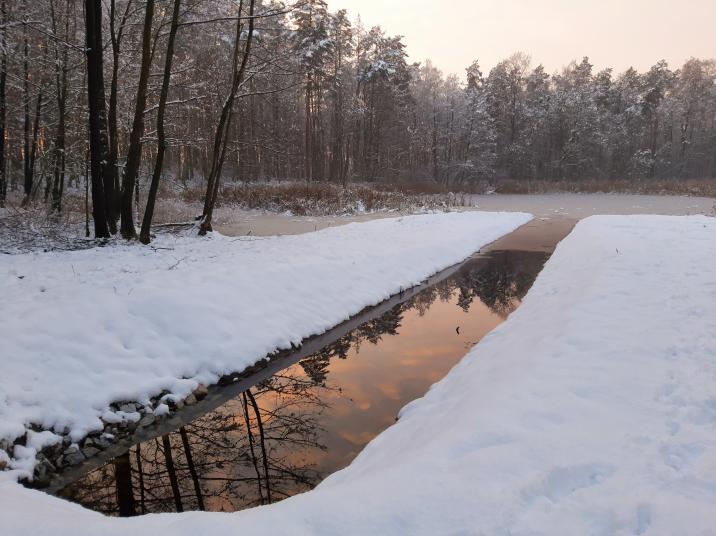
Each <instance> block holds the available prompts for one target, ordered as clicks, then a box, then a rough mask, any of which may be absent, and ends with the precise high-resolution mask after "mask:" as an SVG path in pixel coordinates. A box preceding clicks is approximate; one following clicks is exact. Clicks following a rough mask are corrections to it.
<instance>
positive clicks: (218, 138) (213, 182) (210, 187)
mask: <svg viewBox="0 0 716 536" xmlns="http://www.w3.org/2000/svg"><path fill="white" fill-rule="evenodd" d="M255 4H256V0H250V2H249V31H248V35H247V37H246V45H245V46H244V51H243V54H242V57H241V64H240V65H239V50H240V48H241V45H240V42H241V30H242V28H243V25H242V24H241V16H242V15H241V14H242V10H243V5H244V0H240V2H239V14H238V17H237V22H236V43H235V45H234V62H233V63H234V65H233V80H232V84H231V91H230V93H229V96H228V97H227V98H226V101H225V102H224V106H223V108H222V110H221V118H220V119H219V125H218V126H217V128H216V134H215V135H214V151H213V153H212V161H211V171H210V172H209V179H208V181H207V188H206V197H205V200H204V214H203V216H202V222H201V226H200V228H199V235H200V236H203V235H205V234H206V233H207V232H209V231H211V219H212V216H213V214H214V205H215V204H216V198H217V196H218V193H219V184H220V182H221V171H222V168H223V166H224V159H225V158H226V147H227V144H228V135H229V130H230V128H231V118H232V114H233V108H234V101H235V100H236V94H237V92H238V91H239V87H240V86H241V83H242V82H243V80H244V75H245V73H246V66H247V65H248V61H249V56H250V55H251V42H252V41H253V36H254V6H255Z"/></svg>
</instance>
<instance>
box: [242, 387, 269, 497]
mask: <svg viewBox="0 0 716 536" xmlns="http://www.w3.org/2000/svg"><path fill="white" fill-rule="evenodd" d="M246 395H247V396H248V397H249V400H250V401H251V405H252V406H253V408H254V413H255V414H256V424H257V425H258V427H259V439H260V443H261V458H262V459H263V464H264V477H265V479H266V498H267V499H268V503H269V504H271V479H270V477H269V466H268V456H267V455H266V434H265V433H264V423H263V421H262V420H261V412H260V410H259V405H258V404H257V403H256V398H254V395H253V393H252V392H251V389H249V390H248V391H246Z"/></svg>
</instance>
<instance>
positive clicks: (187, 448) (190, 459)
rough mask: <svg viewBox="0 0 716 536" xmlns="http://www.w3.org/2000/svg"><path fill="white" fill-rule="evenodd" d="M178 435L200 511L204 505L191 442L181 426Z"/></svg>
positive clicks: (203, 508)
mask: <svg viewBox="0 0 716 536" xmlns="http://www.w3.org/2000/svg"><path fill="white" fill-rule="evenodd" d="M179 435H180V436H181V442H182V446H183V447H184V456H185V457H186V464H187V466H188V467H189V474H190V475H191V481H192V483H193V484H194V493H195V494H196V504H197V507H198V508H199V510H200V511H202V512H203V511H204V510H206V508H205V507H204V494H203V492H202V491H201V482H200V481H199V475H198V474H197V472H196V466H195V465H194V456H192V453H191V444H190V443H189V436H188V435H187V433H186V429H185V428H184V427H183V426H182V427H181V428H179Z"/></svg>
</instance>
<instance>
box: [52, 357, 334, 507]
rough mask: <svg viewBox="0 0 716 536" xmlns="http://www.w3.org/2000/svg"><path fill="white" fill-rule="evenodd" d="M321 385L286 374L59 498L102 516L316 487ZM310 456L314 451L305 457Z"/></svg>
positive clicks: (250, 499)
mask: <svg viewBox="0 0 716 536" xmlns="http://www.w3.org/2000/svg"><path fill="white" fill-rule="evenodd" d="M325 389H326V388H323V387H321V388H317V386H316V385H315V384H314V382H313V381H311V380H310V379H307V378H304V377H302V375H298V374H292V373H291V371H290V369H289V370H287V371H283V373H281V374H279V375H276V376H273V377H271V378H270V379H268V380H267V381H265V382H263V383H261V384H259V385H257V386H256V387H254V388H252V389H250V390H249V391H246V392H244V393H243V394H242V395H240V396H239V397H237V398H235V399H234V400H232V401H230V402H228V403H227V404H225V405H224V406H222V407H220V408H219V409H217V410H215V411H213V412H211V413H208V414H206V415H204V416H202V417H200V418H199V419H197V420H195V421H194V422H192V423H191V424H187V425H185V426H183V427H181V428H180V429H179V430H178V431H176V432H173V433H171V434H168V435H165V436H163V437H161V438H156V439H153V440H150V441H146V442H144V443H141V444H139V445H135V446H133V447H132V448H131V449H130V450H129V451H128V452H127V453H125V454H124V455H122V456H119V457H117V458H115V459H114V460H113V462H112V463H111V464H108V465H105V466H104V467H101V468H100V469H98V470H96V471H93V472H92V473H90V474H88V475H86V476H85V477H84V478H82V479H81V480H80V481H78V482H76V483H74V484H72V485H70V486H68V487H67V488H66V489H65V490H63V491H62V492H61V495H62V496H64V497H66V498H68V499H70V500H73V501H75V502H79V503H81V504H83V505H84V506H86V507H89V508H92V509H94V510H98V511H101V512H104V513H107V514H121V515H135V514H144V513H149V512H168V511H180V512H181V511H185V510H205V509H208V510H230V511H234V510H238V509H241V508H248V507H251V506H256V505H260V504H268V503H271V502H275V501H277V500H281V499H283V498H285V497H288V496H290V495H294V494H296V493H297V492H300V491H305V490H308V489H311V488H313V487H315V485H316V484H317V483H318V482H319V481H320V478H321V477H320V474H319V473H318V471H317V470H316V469H315V467H314V463H315V461H314V460H315V453H316V452H320V451H322V450H323V449H324V447H323V446H322V445H321V444H320V443H319V437H320V434H321V429H320V426H319V424H318V416H319V415H320V413H321V411H322V409H323V407H324V403H323V402H322V401H321V399H322V398H323V397H322V395H323V394H324V393H323V391H324V390H325ZM312 453H313V454H314V455H313V456H312Z"/></svg>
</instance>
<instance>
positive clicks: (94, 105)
mask: <svg viewBox="0 0 716 536" xmlns="http://www.w3.org/2000/svg"><path fill="white" fill-rule="evenodd" d="M85 26H86V31H85V35H86V44H87V100H88V104H89V131H90V167H91V174H92V216H93V218H94V234H95V237H97V238H108V237H109V235H110V229H111V228H112V227H111V226H112V221H111V218H110V219H108V212H107V207H108V206H110V204H111V203H110V202H109V201H110V200H111V199H112V198H113V194H114V189H113V185H112V184H111V183H109V184H108V183H107V181H106V179H107V177H105V173H104V171H105V166H106V163H107V158H108V156H107V155H108V146H107V117H106V110H105V102H104V72H103V66H102V65H103V58H102V0H85Z"/></svg>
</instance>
